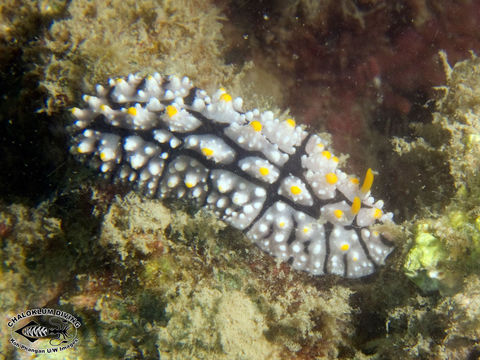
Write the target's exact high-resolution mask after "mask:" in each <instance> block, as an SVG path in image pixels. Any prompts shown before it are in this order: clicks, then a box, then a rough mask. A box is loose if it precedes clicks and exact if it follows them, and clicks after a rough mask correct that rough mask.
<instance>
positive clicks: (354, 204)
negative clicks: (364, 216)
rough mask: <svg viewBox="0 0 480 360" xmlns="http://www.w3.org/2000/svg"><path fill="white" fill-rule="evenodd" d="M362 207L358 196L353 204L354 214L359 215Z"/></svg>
mask: <svg viewBox="0 0 480 360" xmlns="http://www.w3.org/2000/svg"><path fill="white" fill-rule="evenodd" d="M361 206H362V202H361V201H360V198H359V197H358V196H355V198H354V199H353V202H352V214H353V215H357V214H358V212H359V211H360V207H361Z"/></svg>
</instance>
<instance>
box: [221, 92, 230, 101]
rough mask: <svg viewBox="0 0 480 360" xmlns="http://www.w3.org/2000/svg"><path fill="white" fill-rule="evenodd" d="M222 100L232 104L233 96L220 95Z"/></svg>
mask: <svg viewBox="0 0 480 360" xmlns="http://www.w3.org/2000/svg"><path fill="white" fill-rule="evenodd" d="M220 100H223V101H225V102H230V101H232V96H231V95H230V94H227V93H225V94H222V95H220Z"/></svg>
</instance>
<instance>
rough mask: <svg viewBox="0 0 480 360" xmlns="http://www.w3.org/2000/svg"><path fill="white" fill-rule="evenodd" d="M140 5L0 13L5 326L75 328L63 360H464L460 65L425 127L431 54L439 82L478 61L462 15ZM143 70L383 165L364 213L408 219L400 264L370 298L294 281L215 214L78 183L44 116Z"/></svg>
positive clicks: (392, 8) (443, 9) (471, 140)
mask: <svg viewBox="0 0 480 360" xmlns="http://www.w3.org/2000/svg"><path fill="white" fill-rule="evenodd" d="M137 3H138V2H137ZM137 3H135V2H133V1H117V0H112V1H108V2H101V1H83V0H72V1H69V2H64V1H53V0H52V1H47V0H38V1H29V2H25V1H18V0H7V1H3V2H2V4H1V5H0V16H1V21H0V24H1V25H0V47H1V50H2V51H0V70H1V71H0V85H1V89H2V91H3V93H4V94H3V96H2V98H1V99H0V109H1V111H0V126H1V128H0V133H1V136H2V141H1V144H0V151H1V153H2V171H1V172H0V179H1V197H0V198H1V200H0V244H1V249H2V251H1V253H0V260H1V266H0V287H1V290H2V291H1V295H0V296H1V299H0V308H1V312H2V314H4V320H6V318H8V316H10V315H12V314H14V313H16V312H17V311H18V310H24V309H26V308H28V307H34V306H35V307H39V306H49V307H59V308H62V309H63V310H66V311H68V312H71V313H73V314H75V315H77V316H79V318H80V319H81V321H82V326H81V327H80V329H79V336H80V339H81V342H80V343H79V344H78V346H77V347H76V348H75V349H73V350H69V351H66V352H62V353H60V355H61V356H59V358H72V359H74V358H75V359H76V358H80V357H82V358H99V359H118V358H132V359H133V358H145V359H156V358H159V357H162V358H172V359H173V358H219V359H251V358H268V357H269V356H270V358H282V357H283V358H286V359H287V358H288V359H315V358H320V359H321V358H328V359H331V358H340V359H350V358H356V359H419V358H420V359H465V358H467V359H476V358H478V357H479V355H480V332H479V329H480V324H479V321H478V319H479V317H480V314H479V312H478V308H479V301H480V300H479V293H480V290H479V289H480V281H479V277H478V273H479V269H478V263H479V262H478V257H479V241H480V240H479V236H478V234H479V231H480V225H479V222H480V220H478V216H479V208H478V198H479V191H478V190H479V185H478V184H479V181H478V161H479V160H478V159H479V154H478V149H479V138H480V137H479V122H478V120H479V119H478V116H479V114H480V109H479V104H478V99H480V96H479V94H478V91H479V90H478V85H477V84H479V83H480V82H479V80H480V70H479V69H480V62H479V60H478V58H476V57H475V56H472V58H471V59H470V60H468V61H464V62H460V63H457V64H456V65H455V66H454V67H453V68H450V67H449V66H447V64H446V61H444V62H443V64H444V68H445V70H446V77H445V79H446V80H445V81H446V85H445V86H443V87H439V88H438V91H437V93H438V100H437V102H436V103H435V104H434V103H433V102H430V103H428V104H427V105H426V106H425V107H423V103H424V101H425V100H426V99H427V98H428V97H430V96H431V94H433V92H431V90H430V87H431V85H438V84H440V83H444V80H442V79H443V74H442V67H441V66H436V65H435V64H434V61H435V60H436V59H442V57H443V58H444V57H445V56H444V55H440V56H438V55H437V51H438V48H439V47H442V48H444V49H446V50H447V52H448V54H449V57H450V59H451V60H453V61H452V62H456V61H457V60H459V59H460V58H463V57H465V50H467V49H474V50H478V39H477V36H478V31H476V19H477V18H478V15H477V14H478V5H479V3H478V1H462V2H453V1H446V2H433V1H428V0H427V1H419V0H409V1H404V2H396V3H395V4H394V2H392V3H389V2H384V1H381V0H380V1H348V0H344V1H341V2H338V1H322V2H318V1H303V0H302V1H300V0H292V1H287V0H282V1H280V0H279V1H276V2H268V4H267V3H266V2H244V1H230V2H227V1H215V2H213V1H212V2H200V1H194V2H189V4H188V5H185V4H186V2H185V3H184V2H171V1H160V0H158V1H153V0H152V1H144V2H141V3H138V5H137ZM266 4H267V5H266ZM233 9H236V10H235V11H233ZM252 14H255V16H252ZM119 19H124V20H122V21H124V23H122V25H121V26H119ZM224 19H230V20H232V21H231V22H230V23H229V22H227V21H224ZM287 29H288V31H287ZM101 34H105V35H106V36H102V35H101ZM447 34H448V35H447ZM199 49H200V50H199ZM419 59H425V61H417V60H419ZM249 61H253V62H254V63H255V66H254V67H252V66H251V65H250V62H249ZM439 64H441V63H439ZM139 68H141V69H143V70H145V71H151V70H152V68H155V69H154V70H157V71H163V72H169V73H181V74H189V75H190V76H191V77H192V78H194V79H195V82H196V84H198V85H199V86H201V87H205V86H215V87H216V86H218V85H220V84H223V85H226V86H228V87H229V90H231V91H232V92H233V93H236V94H238V95H241V96H242V97H243V98H245V99H246V102H247V103H248V102H250V104H249V105H252V106H258V107H260V108H272V107H274V108H278V107H282V108H284V107H287V106H290V107H292V108H295V113H296V114H298V117H301V116H303V117H304V118H305V119H306V120H307V121H309V119H312V121H311V123H312V124H313V123H314V121H313V118H320V119H326V124H325V125H324V127H325V128H327V129H330V130H331V131H333V132H334V142H335V143H336V146H334V147H335V148H336V150H340V151H346V150H348V151H347V152H352V151H350V150H352V149H355V150H353V153H354V154H355V159H354V160H355V161H354V162H353V163H355V164H358V166H360V167H362V168H366V166H364V164H365V163H366V162H369V163H370V164H384V167H382V166H380V165H378V166H375V165H373V166H374V167H375V168H377V169H380V170H381V173H382V174H390V175H383V176H382V177H383V179H384V180H383V181H382V179H380V182H379V183H378V184H379V185H380V187H382V188H383V191H378V192H379V193H382V194H385V195H388V196H390V198H387V202H389V203H390V204H389V207H390V208H396V209H398V213H399V214H398V215H399V216H397V215H396V217H397V218H398V217H402V218H404V219H407V220H408V221H406V222H405V223H404V224H403V226H402V228H400V229H399V230H398V231H399V232H403V238H402V239H404V240H405V243H404V244H402V242H401V241H400V242H398V243H397V250H396V251H395V252H394V253H393V254H392V256H393V257H392V259H391V261H389V262H388V264H387V266H386V267H385V268H382V269H381V271H380V272H379V273H377V274H376V275H374V276H373V277H371V278H368V279H365V280H362V281H350V280H339V279H337V278H335V277H311V276H308V275H306V274H303V273H300V272H297V271H294V270H292V269H291V267H290V266H289V265H287V264H278V263H276V262H275V261H274V260H272V258H271V257H269V256H267V255H264V254H263V253H262V252H261V251H260V250H259V249H257V248H256V247H255V246H253V245H252V244H250V243H249V242H248V240H247V239H246V238H245V237H244V236H243V235H242V234H241V233H240V232H238V231H236V230H234V229H232V228H231V227H226V226H225V225H224V224H222V223H221V222H219V221H217V220H215V217H214V216H212V215H211V214H208V213H203V212H200V213H196V214H195V215H193V213H194V212H193V211H192V209H190V208H189V207H188V206H187V205H185V206H182V207H181V208H175V207H172V206H171V205H169V204H160V203H159V202H156V201H153V200H146V199H143V198H140V197H139V196H138V195H135V194H127V193H126V191H125V189H123V188H122V187H118V186H113V185H111V184H105V183H103V182H98V181H95V180H91V179H92V178H93V176H94V175H93V174H92V173H91V172H88V170H85V169H81V168H79V167H77V166H76V165H75V164H74V163H73V162H71V160H70V159H69V158H67V155H66V149H67V145H66V140H65V138H64V135H63V134H62V131H63V128H64V118H63V115H62V114H61V113H60V112H61V111H63V110H64V106H70V105H71V104H72V103H73V102H77V100H78V98H79V97H80V94H81V93H83V92H86V91H91V90H92V86H93V84H94V83H95V82H97V81H98V80H103V79H105V78H108V77H109V76H110V75H115V76H117V75H122V74H126V73H128V72H131V71H137V70H139ZM340 70H341V71H340ZM309 76H310V77H309ZM38 84H41V85H42V86H41V87H39V86H38ZM207 90H211V89H207ZM256 94H260V96H259V97H256ZM265 94H271V97H268V96H267V95H265ZM379 104H380V105H379ZM382 104H383V105H382ZM419 104H420V105H419ZM433 105H435V108H434V106H433ZM314 108H315V109H317V110H318V112H315V111H313V109H314ZM432 108H434V115H433V121H430V118H431V117H430V114H429V111H430V110H431V109H432ZM379 109H380V110H379ZM372 113H376V114H377V115H379V117H378V119H379V120H374V119H375V118H374V117H372V116H371V115H372ZM319 114H320V115H319ZM382 119H383V120H382ZM414 120H417V123H413V124H411V126H407V125H409V124H408V123H409V122H411V121H414ZM300 121H303V120H300ZM322 126H323V125H322ZM390 135H396V136H398V137H397V138H396V139H395V140H394V143H393V145H394V147H395V149H396V150H397V155H394V154H393V153H392V152H391V150H390V149H389V145H388V144H389V137H390ZM342 136H344V137H343V138H342ZM357 136H358V137H359V139H361V140H352V141H351V142H348V141H346V139H350V140H351V139H352V138H353V137H355V138H356V137H357ZM365 141H366V143H368V144H370V145H366V143H365ZM349 146H351V147H352V148H348V147H349ZM356 150H358V151H356ZM399 173H400V174H401V175H400V176H399V175H398V174H399ZM89 179H90V180H89ZM21 203H23V204H21ZM165 205H169V207H168V208H167V207H166V206H165ZM391 205H392V206H391ZM230 304H233V305H230ZM8 335H9V334H8V331H7V327H6V326H5V321H4V322H3V323H2V326H0V338H1V339H2V341H0V359H2V360H3V359H27V358H31V357H30V354H28V353H26V352H22V351H16V350H15V348H13V347H12V346H11V344H9V343H8V341H7V340H6V339H8ZM239 338H241V339H242V341H239V340H238V339H239ZM252 354H253V355H252ZM39 358H41V356H39Z"/></svg>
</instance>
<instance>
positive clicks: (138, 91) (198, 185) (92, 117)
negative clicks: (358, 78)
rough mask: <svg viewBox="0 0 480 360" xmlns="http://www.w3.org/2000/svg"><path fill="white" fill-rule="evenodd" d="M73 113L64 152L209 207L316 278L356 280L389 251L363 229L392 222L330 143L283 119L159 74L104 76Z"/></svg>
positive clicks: (151, 190) (117, 178)
mask: <svg viewBox="0 0 480 360" xmlns="http://www.w3.org/2000/svg"><path fill="white" fill-rule="evenodd" d="M83 100H84V101H85V103H86V107H85V108H82V109H81V108H73V109H72V114H73V116H74V118H75V120H74V124H73V126H71V128H72V133H73V145H72V152H73V153H75V154H77V155H78V156H80V157H82V158H83V159H85V160H87V161H88V163H89V164H90V165H91V166H93V167H95V168H97V169H98V170H99V172H101V173H103V174H105V176H106V177H108V178H110V179H111V180H112V181H114V182H123V183H130V184H132V187H134V188H135V189H136V190H137V191H140V192H141V193H143V194H145V195H146V196H149V197H157V198H161V199H164V198H185V199H188V200H189V201H192V202H194V203H195V205H196V206H198V207H206V208H207V209H211V210H213V211H214V213H215V214H216V215H217V216H218V217H220V218H221V219H222V220H224V221H225V222H227V223H228V224H230V225H231V226H233V227H235V228H237V229H240V230H242V231H243V232H244V233H245V234H246V235H247V237H248V238H249V239H251V240H252V241H253V242H255V244H257V245H258V246H259V247H260V248H261V249H262V250H264V251H266V252H267V253H269V254H271V255H273V256H275V257H278V258H280V259H282V260H285V261H289V263H290V264H291V265H292V267H293V268H295V269H299V270H304V271H307V272H309V273H311V274H314V275H320V274H326V273H330V274H336V275H340V276H345V277H348V278H358V277H362V276H366V275H369V274H371V273H373V272H374V270H375V268H376V266H377V265H382V264H383V263H384V260H385V258H386V257H387V256H388V255H389V254H390V252H391V251H392V250H393V247H392V245H391V244H390V243H389V242H388V241H387V240H386V239H385V238H384V236H383V235H382V234H381V233H380V232H378V231H376V230H374V229H372V228H371V226H372V225H373V224H375V223H383V222H386V221H391V220H392V213H386V212H384V211H383V210H382V207H383V201H381V200H379V201H376V202H375V200H374V199H373V197H372V196H371V194H370V188H371V186H372V182H373V172H372V170H371V169H368V170H367V173H366V176H365V179H364V181H363V183H362V184H360V181H359V179H358V178H356V177H354V176H350V175H347V174H346V173H345V172H343V171H342V170H340V169H339V168H338V167H337V165H338V158H337V157H335V156H334V155H333V153H332V152H331V151H330V150H328V141H326V140H325V139H323V138H322V137H321V136H320V135H317V134H312V133H308V132H307V131H305V129H304V128H303V127H302V126H298V125H297V124H296V123H295V121H294V120H293V119H291V118H288V119H278V118H275V116H274V114H273V113H272V112H271V111H265V112H260V111H259V110H257V109H254V110H251V111H244V110H243V109H242V108H243V104H242V99H241V98H235V99H234V98H232V96H231V95H230V94H228V93H227V92H226V91H225V89H220V90H218V91H217V92H215V94H213V96H210V95H208V94H207V93H206V92H205V91H204V90H201V89H198V88H196V87H194V86H193V84H192V82H191V81H190V80H189V79H188V78H187V77H184V78H182V79H180V78H178V77H175V76H169V77H163V76H161V75H160V74H158V73H156V74H154V75H151V76H147V77H142V76H139V75H136V74H131V75H129V76H128V77H126V78H118V79H110V80H109V83H108V85H107V86H102V85H97V87H96V96H90V95H84V96H83Z"/></svg>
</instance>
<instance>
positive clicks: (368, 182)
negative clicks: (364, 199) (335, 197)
mask: <svg viewBox="0 0 480 360" xmlns="http://www.w3.org/2000/svg"><path fill="white" fill-rule="evenodd" d="M372 184H373V171H372V169H368V170H367V173H366V174H365V180H363V184H362V187H361V188H360V191H361V192H362V193H363V194H366V193H367V192H369V191H370V188H371V187H372Z"/></svg>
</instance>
